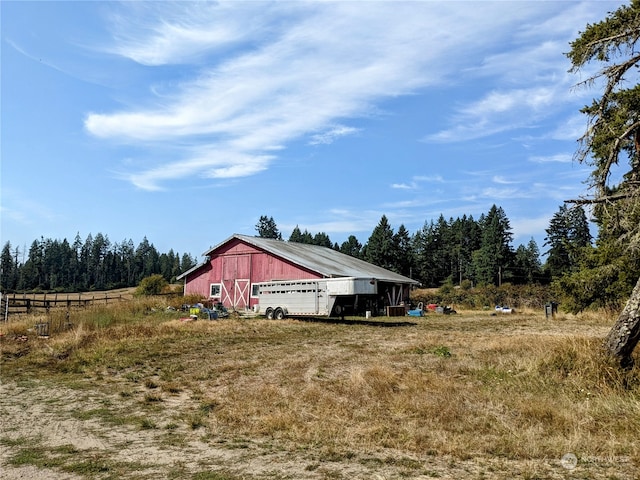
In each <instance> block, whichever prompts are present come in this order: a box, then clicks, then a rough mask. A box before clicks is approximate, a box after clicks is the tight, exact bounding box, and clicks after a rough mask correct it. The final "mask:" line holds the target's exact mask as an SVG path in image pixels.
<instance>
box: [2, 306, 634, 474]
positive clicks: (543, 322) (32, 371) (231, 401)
mask: <svg viewBox="0 0 640 480" xmlns="http://www.w3.org/2000/svg"><path fill="white" fill-rule="evenodd" d="M135 303H136V302H135V301H134V302H131V303H130V304H128V307H126V309H125V307H124V306H122V305H121V306H120V307H118V309H119V310H114V309H113V308H111V309H107V307H103V308H96V309H93V311H92V312H87V313H86V316H85V317H82V318H76V319H75V321H74V325H75V328H74V329H73V330H72V331H68V332H62V333H59V334H56V335H54V336H52V337H51V338H49V339H40V338H36V337H35V335H34V333H33V332H30V331H29V326H30V323H21V324H9V325H5V326H2V327H0V333H3V334H4V335H3V336H2V370H1V374H2V375H1V376H2V392H1V396H0V407H1V408H2V416H3V421H2V427H1V431H0V446H1V449H0V450H1V451H2V454H1V457H0V461H1V468H2V470H1V472H2V474H3V475H5V476H6V478H43V479H44V478H73V479H75V478H194V479H218V480H223V479H224V480H237V479H266V478H282V479H285V478H287V479H347V478H349V479H351V478H356V479H371V478H378V479H395V478H398V479H399V478H415V479H426V478H450V479H494V478H495V479H505V480H506V479H512V478H525V479H546V478H549V479H556V478H557V479H565V478H568V479H591V478H594V479H612V480H613V479H633V478H639V477H638V476H637V474H636V471H637V470H638V469H639V468H640V374H639V372H638V369H636V370H634V371H632V372H629V373H627V374H620V373H619V372H617V371H616V370H615V369H612V368H611V367H610V366H608V365H607V363H606V362H605V361H604V360H603V359H602V358H600V356H599V355H598V354H597V352H598V347H599V344H600V341H601V338H602V337H603V336H604V335H605V334H606V332H607V331H608V328H609V325H610V324H611V322H612V319H610V318H608V319H607V318H599V317H597V316H591V317H587V316H585V317H573V316H563V315H559V316H557V317H556V318H555V319H546V318H545V317H544V314H542V313H541V312H530V313H520V314H517V315H505V316H492V315H490V312H462V313H460V314H458V315H451V316H442V315H436V314H431V315H430V316H427V317H424V318H415V317H411V318H409V317H408V318H406V319H386V321H385V319H381V322H380V323H379V324H375V323H357V322H356V323H355V324H342V323H329V322H321V321H318V322H310V321H296V320H285V321H267V320H262V319H238V318H236V319H227V320H221V321H196V322H182V321H180V320H178V319H177V317H178V316H179V314H178V313H175V312H165V311H163V309H162V308H156V311H155V313H153V312H152V310H151V309H150V308H149V305H140V304H138V305H137V306H136V305H135ZM398 320H401V322H398ZM405 320H406V322H404V321H405ZM403 322H404V323H403ZM568 453H571V454H574V455H575V456H576V458H577V465H576V466H575V468H572V467H573V464H571V463H570V462H569V463H567V462H566V461H565V462H563V460H562V458H563V456H564V455H565V454H568ZM3 478H4V477H3Z"/></svg>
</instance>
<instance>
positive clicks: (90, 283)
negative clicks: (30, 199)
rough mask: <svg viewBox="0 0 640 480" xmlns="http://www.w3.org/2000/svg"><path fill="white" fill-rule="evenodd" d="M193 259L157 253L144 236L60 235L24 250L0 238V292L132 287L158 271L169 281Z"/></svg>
mask: <svg viewBox="0 0 640 480" xmlns="http://www.w3.org/2000/svg"><path fill="white" fill-rule="evenodd" d="M195 264H196V262H195V260H194V258H193V257H192V256H191V255H190V254H188V253H185V254H183V255H182V256H181V255H180V254H179V253H176V252H174V251H173V249H171V250H169V252H168V253H160V252H158V250H157V249H156V247H155V246H154V245H153V244H152V243H150V242H149V240H148V239H147V237H144V238H143V240H142V241H141V242H140V243H139V244H138V246H137V247H136V246H135V244H134V243H133V241H132V240H131V239H128V240H124V241H122V242H115V243H111V241H110V240H109V237H108V236H107V235H103V234H102V233H98V234H96V236H95V237H94V236H93V235H91V234H89V235H88V236H87V238H86V239H85V240H84V241H82V239H81V238H80V234H76V237H75V239H74V241H73V243H69V241H68V240H67V239H66V238H65V239H63V240H54V239H50V238H47V239H45V238H43V237H41V238H40V239H37V240H34V241H33V242H32V243H31V246H30V247H29V250H28V252H25V251H22V252H21V251H20V248H19V247H13V246H12V245H11V243H10V242H6V243H5V244H4V246H3V248H2V252H1V253H0V291H2V292H3V293H6V292H17V291H56V292H82V291H92V290H111V289H114V288H125V287H135V286H137V285H139V284H140V282H141V280H142V279H143V278H146V277H149V276H151V275H157V274H160V275H162V276H163V277H164V278H165V280H166V281H167V282H173V281H175V279H176V277H177V276H178V275H180V274H181V273H182V272H185V271H187V270H188V269H190V268H192V267H193V266H194V265H195Z"/></svg>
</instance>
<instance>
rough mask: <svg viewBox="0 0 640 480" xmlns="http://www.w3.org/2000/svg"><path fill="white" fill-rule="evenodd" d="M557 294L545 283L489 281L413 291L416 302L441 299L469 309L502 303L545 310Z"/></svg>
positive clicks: (438, 302) (441, 303)
mask: <svg viewBox="0 0 640 480" xmlns="http://www.w3.org/2000/svg"><path fill="white" fill-rule="evenodd" d="M554 298H555V297H554V294H553V292H552V290H551V288H550V287H547V286H542V285H510V284H505V285H502V286H500V287H496V286H495V285H486V286H482V287H473V288H472V287H471V285H470V284H466V285H465V284H463V285H462V286H461V287H454V286H453V285H451V284H445V285H443V286H442V287H440V288H437V289H435V288H426V289H416V290H413V291H412V292H411V303H412V304H413V305H417V304H418V303H420V302H422V303H423V305H428V304H430V303H437V304H439V305H452V306H454V307H455V308H468V309H483V308H485V307H490V308H493V307H494V306H496V305H502V306H509V307H511V308H516V309H533V310H542V309H543V308H544V305H545V303H547V302H549V301H550V300H553V299H554Z"/></svg>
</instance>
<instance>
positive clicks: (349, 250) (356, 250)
mask: <svg viewBox="0 0 640 480" xmlns="http://www.w3.org/2000/svg"><path fill="white" fill-rule="evenodd" d="M340 252H341V253H344V254H345V255H349V256H351V257H355V258H361V256H362V244H361V243H360V242H359V241H358V239H357V238H356V237H355V235H349V237H348V238H347V239H346V240H345V241H344V242H342V245H340Z"/></svg>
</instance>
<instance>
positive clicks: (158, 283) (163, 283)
mask: <svg viewBox="0 0 640 480" xmlns="http://www.w3.org/2000/svg"><path fill="white" fill-rule="evenodd" d="M168 286H169V282H167V280H166V279H165V278H164V277H163V276H162V275H160V274H156V275H151V276H150V277H146V278H143V279H142V280H141V281H140V285H138V288H137V289H136V294H137V295H160V294H161V293H163V292H164V291H165V289H167V287H168Z"/></svg>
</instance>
